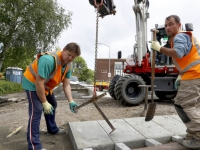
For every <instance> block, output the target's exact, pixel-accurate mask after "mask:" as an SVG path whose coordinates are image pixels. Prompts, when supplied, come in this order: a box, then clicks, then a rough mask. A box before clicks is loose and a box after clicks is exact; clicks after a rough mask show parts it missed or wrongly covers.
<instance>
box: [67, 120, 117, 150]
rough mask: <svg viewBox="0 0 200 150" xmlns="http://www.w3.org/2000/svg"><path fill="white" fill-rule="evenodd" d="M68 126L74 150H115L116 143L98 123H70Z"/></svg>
mask: <svg viewBox="0 0 200 150" xmlns="http://www.w3.org/2000/svg"><path fill="white" fill-rule="evenodd" d="M68 125H69V128H68V129H69V137H70V140H71V142H72V145H73V148H74V150H83V149H85V148H92V149H93V150H114V148H115V145H114V142H113V141H112V140H111V139H110V137H109V136H108V135H107V133H106V132H105V131H104V129H103V128H102V127H101V125H100V124H99V123H98V122H97V121H84V122H69V124H68Z"/></svg>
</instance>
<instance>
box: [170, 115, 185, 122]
mask: <svg viewBox="0 0 200 150" xmlns="http://www.w3.org/2000/svg"><path fill="white" fill-rule="evenodd" d="M169 117H172V118H174V119H176V120H178V121H180V122H183V121H182V120H181V118H180V117H179V116H178V115H170V116H169Z"/></svg>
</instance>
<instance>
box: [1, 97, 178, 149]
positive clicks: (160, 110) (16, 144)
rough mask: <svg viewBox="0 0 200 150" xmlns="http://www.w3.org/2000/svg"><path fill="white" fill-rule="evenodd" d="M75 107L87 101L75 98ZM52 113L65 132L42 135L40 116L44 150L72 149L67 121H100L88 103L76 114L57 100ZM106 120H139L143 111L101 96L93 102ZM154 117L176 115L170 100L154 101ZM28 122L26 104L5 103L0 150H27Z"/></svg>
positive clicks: (41, 127)
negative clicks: (56, 105)
mask: <svg viewBox="0 0 200 150" xmlns="http://www.w3.org/2000/svg"><path fill="white" fill-rule="evenodd" d="M75 101H76V103H77V104H82V103H83V102H86V101H88V99H75ZM57 102H58V107H57V110H56V122H57V125H58V126H59V127H60V128H64V129H66V131H67V134H65V135H53V136H49V135H46V134H45V132H44V131H45V130H46V125H45V121H44V117H42V120H41V124H40V130H41V134H40V139H41V142H42V145H43V147H44V148H46V149H47V150H73V146H72V144H71V141H70V139H69V136H68V126H67V124H68V123H69V122H79V121H89V120H103V118H102V116H101V115H100V113H99V112H98V111H97V109H96V108H95V107H94V105H93V104H88V105H86V106H85V107H82V108H81V109H79V111H78V113H77V114H74V113H71V112H70V110H69V105H68V102H67V100H58V101H57ZM97 104H98V106H99V107H100V108H101V109H102V111H103V112H104V113H105V115H106V116H107V118H108V119H121V118H132V117H139V116H140V113H141V111H142V110H143V109H144V103H142V104H140V105H137V106H129V107H127V106H123V105H122V104H120V102H119V101H117V100H114V99H112V98H110V97H104V98H102V99H99V100H98V101H97ZM155 115H177V113H176V111H175V109H174V106H173V103H171V102H170V101H157V109H156V114H155ZM27 122H28V103H27V101H26V100H23V101H20V102H18V103H9V104H6V103H5V104H4V105H1V107H0V141H1V142H0V150H27V142H26V131H27ZM20 126H24V127H23V129H22V130H20V131H19V132H18V133H17V134H15V135H13V136H11V137H9V138H6V137H7V136H8V135H9V134H10V133H11V132H13V131H14V130H15V129H16V128H18V127H20Z"/></svg>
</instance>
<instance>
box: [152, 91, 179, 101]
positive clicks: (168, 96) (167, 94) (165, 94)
mask: <svg viewBox="0 0 200 150" xmlns="http://www.w3.org/2000/svg"><path fill="white" fill-rule="evenodd" d="M176 94H177V91H155V95H156V96H157V97H158V98H159V99H160V100H172V99H174V98H175V97H176Z"/></svg>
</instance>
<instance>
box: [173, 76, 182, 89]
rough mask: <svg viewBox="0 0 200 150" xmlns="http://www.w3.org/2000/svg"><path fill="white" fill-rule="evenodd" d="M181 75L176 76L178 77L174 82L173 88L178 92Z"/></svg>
mask: <svg viewBox="0 0 200 150" xmlns="http://www.w3.org/2000/svg"><path fill="white" fill-rule="evenodd" d="M181 77H182V75H178V77H177V78H176V81H175V83H174V87H175V89H176V90H178V88H179V86H180V80H181Z"/></svg>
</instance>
